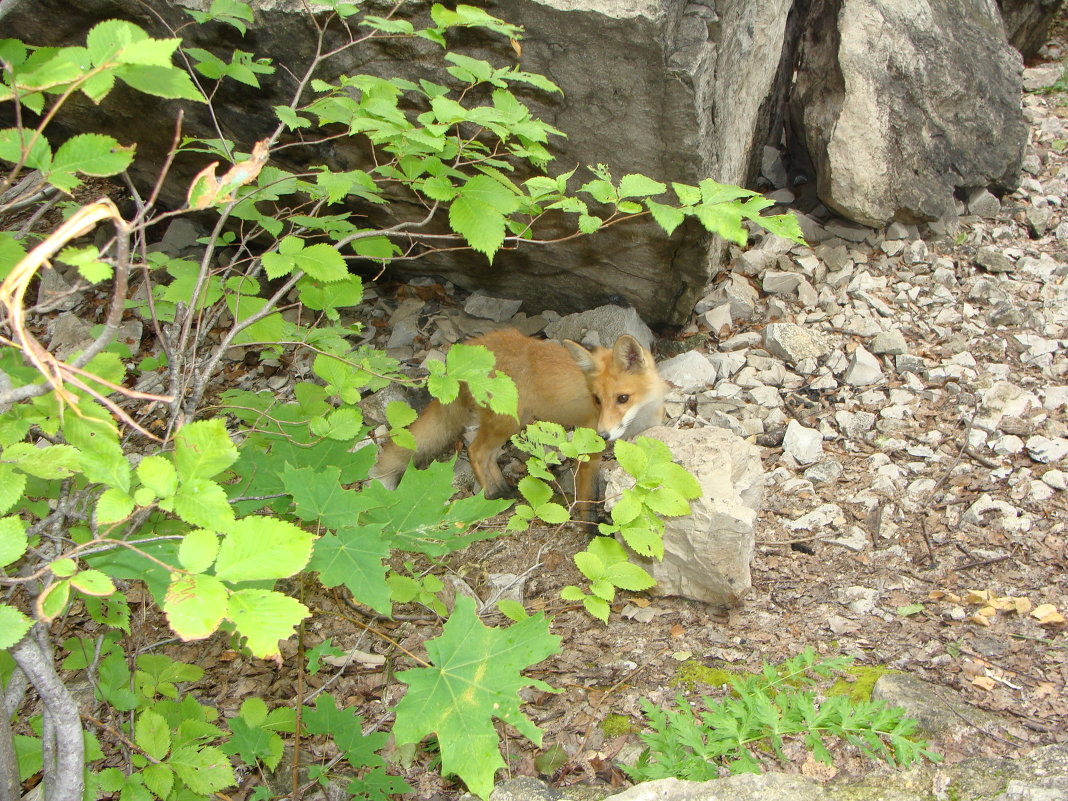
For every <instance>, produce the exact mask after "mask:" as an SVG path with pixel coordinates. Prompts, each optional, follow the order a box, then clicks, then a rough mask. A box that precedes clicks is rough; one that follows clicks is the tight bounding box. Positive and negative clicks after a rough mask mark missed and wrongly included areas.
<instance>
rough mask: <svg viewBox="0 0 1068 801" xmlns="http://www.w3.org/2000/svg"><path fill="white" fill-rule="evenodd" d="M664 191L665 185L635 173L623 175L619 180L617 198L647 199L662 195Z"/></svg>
mask: <svg viewBox="0 0 1068 801" xmlns="http://www.w3.org/2000/svg"><path fill="white" fill-rule="evenodd" d="M666 191H667V184H663V183H661V182H660V181H654V180H653V179H652V178H647V177H646V176H644V175H640V174H637V173H631V174H630V175H624V176H623V177H622V178H621V179H620V180H619V197H620V198H621V199H622V198H626V197H638V198H643V197H649V196H650V195H660V194H663V193H664V192H666Z"/></svg>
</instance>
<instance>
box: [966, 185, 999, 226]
mask: <svg viewBox="0 0 1068 801" xmlns="http://www.w3.org/2000/svg"><path fill="white" fill-rule="evenodd" d="M968 211H969V213H971V214H974V215H975V216H976V217H984V218H986V219H988V220H989V219H993V218H994V217H997V216H998V212H1000V211H1001V201H1000V200H998V199H997V198H996V197H995V196H994V195H992V194H990V193H989V192H988V191H987V190H986V189H976V190H974V191H973V192H972V193H971V194H970V195H968Z"/></svg>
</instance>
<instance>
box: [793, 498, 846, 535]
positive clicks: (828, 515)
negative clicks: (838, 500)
mask: <svg viewBox="0 0 1068 801" xmlns="http://www.w3.org/2000/svg"><path fill="white" fill-rule="evenodd" d="M842 518H843V515H842V507H840V506H838V505H837V504H833V503H825V504H822V505H820V506H817V507H816V508H815V509H813V510H812V511H811V512H809V513H807V514H803V515H801V517H799V518H797V519H796V520H787V521H786V523H785V525H786V527H787V528H788V529H790V530H791V531H816V530H817V529H821V528H826V527H827V526H829V525H831V524H832V523H835V522H836V521H839V520H841V519H842Z"/></svg>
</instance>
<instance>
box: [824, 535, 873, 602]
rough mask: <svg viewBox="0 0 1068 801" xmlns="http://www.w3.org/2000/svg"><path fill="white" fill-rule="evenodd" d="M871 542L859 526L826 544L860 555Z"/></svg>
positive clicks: (829, 540)
mask: <svg viewBox="0 0 1068 801" xmlns="http://www.w3.org/2000/svg"><path fill="white" fill-rule="evenodd" d="M870 541H871V540H870V538H869V537H868V535H867V533H866V532H865V531H864V529H862V528H860V527H859V526H850V527H849V531H848V532H847V533H846V535H845V536H843V537H835V538H834V539H828V540H825V542H828V543H830V544H831V545H839V546H841V547H842V548H846V549H848V550H850V551H854V552H856V553H860V552H861V551H863V550H864V549H865V548H867V547H868V543H869V542H870ZM832 617H833V616H832Z"/></svg>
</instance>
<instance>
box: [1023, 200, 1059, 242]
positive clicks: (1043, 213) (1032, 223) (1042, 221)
mask: <svg viewBox="0 0 1068 801" xmlns="http://www.w3.org/2000/svg"><path fill="white" fill-rule="evenodd" d="M1052 218H1053V211H1052V210H1051V209H1050V207H1049V206H1044V207H1041V208H1039V207H1037V206H1029V207H1028V208H1027V211H1025V212H1024V220H1026V221H1027V228H1028V230H1030V232H1031V236H1033V237H1034V238H1035V239H1039V238H1040V237H1042V236H1044V235H1045V233H1046V231H1048V230H1049V224H1050V220H1051V219H1052Z"/></svg>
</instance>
